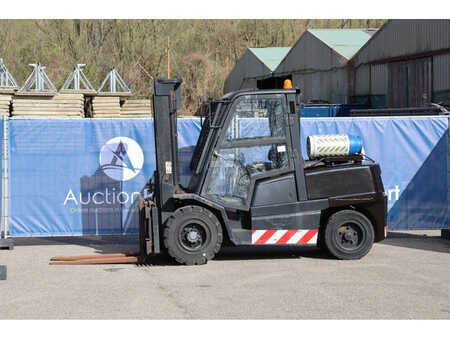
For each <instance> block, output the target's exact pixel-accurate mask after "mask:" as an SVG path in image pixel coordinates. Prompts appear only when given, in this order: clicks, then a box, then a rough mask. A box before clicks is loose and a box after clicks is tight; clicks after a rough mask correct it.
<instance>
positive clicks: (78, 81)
mask: <svg viewBox="0 0 450 338" xmlns="http://www.w3.org/2000/svg"><path fill="white" fill-rule="evenodd" d="M84 67H86V64H84V63H79V64H77V66H76V67H75V68H74V70H73V72H72V73H70V74H69V77H68V78H67V80H66V82H64V85H63V86H62V88H61V89H63V90H76V91H80V90H82V91H84V90H86V91H90V92H95V89H94V87H93V86H92V85H91V83H90V82H89V80H88V78H87V77H86V75H85V74H84V73H83V68H84ZM72 85H73V88H70V87H71V86H72Z"/></svg>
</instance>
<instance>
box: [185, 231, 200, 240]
mask: <svg viewBox="0 0 450 338" xmlns="http://www.w3.org/2000/svg"><path fill="white" fill-rule="evenodd" d="M186 238H187V240H188V241H189V242H191V243H197V241H198V240H199V239H200V234H199V233H198V231H197V230H195V229H193V230H191V231H189V232H188V233H187V234H186Z"/></svg>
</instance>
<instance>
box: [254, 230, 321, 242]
mask: <svg viewBox="0 0 450 338" xmlns="http://www.w3.org/2000/svg"><path fill="white" fill-rule="evenodd" d="M318 232H319V231H318V230H252V244H316V243H317V233H318Z"/></svg>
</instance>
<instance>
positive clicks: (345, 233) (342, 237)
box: [337, 224, 361, 249]
mask: <svg viewBox="0 0 450 338" xmlns="http://www.w3.org/2000/svg"><path fill="white" fill-rule="evenodd" d="M337 236H338V242H340V243H341V245H342V246H343V247H345V248H348V249H349V248H356V247H358V246H359V244H360V241H361V235H360V234H359V228H358V227H357V226H356V225H354V224H346V225H343V226H341V227H340V228H339V229H338V233H337Z"/></svg>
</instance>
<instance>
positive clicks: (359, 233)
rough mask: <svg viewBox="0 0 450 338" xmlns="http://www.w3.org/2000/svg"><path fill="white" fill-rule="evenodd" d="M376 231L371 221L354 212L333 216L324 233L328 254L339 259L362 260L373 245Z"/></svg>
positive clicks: (337, 213) (339, 213) (344, 212)
mask: <svg viewBox="0 0 450 338" xmlns="http://www.w3.org/2000/svg"><path fill="white" fill-rule="evenodd" d="M374 237H375V235H374V230H373V226H372V223H371V222H370V220H369V219H368V218H367V217H366V216H365V215H363V214H362V213H360V212H358V211H354V210H342V211H338V212H336V213H335V214H333V215H331V217H330V218H329V219H328V222H327V225H326V228H325V231H324V244H325V246H326V248H327V250H328V252H329V253H330V254H331V255H333V256H334V257H336V258H338V259H360V258H362V257H364V256H365V255H367V253H368V252H369V251H370V249H371V248H372V245H373V241H374Z"/></svg>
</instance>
